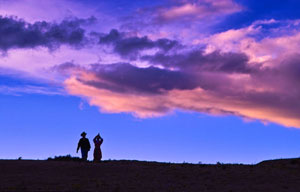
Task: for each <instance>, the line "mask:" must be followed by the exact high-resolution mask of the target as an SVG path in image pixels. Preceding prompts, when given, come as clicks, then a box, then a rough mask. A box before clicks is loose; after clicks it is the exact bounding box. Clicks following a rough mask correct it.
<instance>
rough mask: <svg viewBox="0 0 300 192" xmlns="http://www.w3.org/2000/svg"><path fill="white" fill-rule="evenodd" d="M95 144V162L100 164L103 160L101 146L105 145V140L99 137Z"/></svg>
mask: <svg viewBox="0 0 300 192" xmlns="http://www.w3.org/2000/svg"><path fill="white" fill-rule="evenodd" d="M93 141H94V144H95V149H94V162H100V161H101V159H102V152H101V148H100V146H101V144H102V143H103V138H102V137H101V136H100V134H99V133H98V135H96V137H95V138H94V139H93Z"/></svg>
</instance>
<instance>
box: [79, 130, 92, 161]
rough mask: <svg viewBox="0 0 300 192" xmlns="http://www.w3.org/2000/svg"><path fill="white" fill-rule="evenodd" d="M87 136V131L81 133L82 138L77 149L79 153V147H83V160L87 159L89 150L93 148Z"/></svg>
mask: <svg viewBox="0 0 300 192" xmlns="http://www.w3.org/2000/svg"><path fill="white" fill-rule="evenodd" d="M85 136H86V132H82V133H81V137H82V138H81V139H80V140H79V142H78V146H77V151H76V152H77V153H78V150H79V148H80V149H81V157H82V160H84V161H86V160H87V158H88V152H89V150H90V149H91V145H90V141H89V139H88V138H86V137H85Z"/></svg>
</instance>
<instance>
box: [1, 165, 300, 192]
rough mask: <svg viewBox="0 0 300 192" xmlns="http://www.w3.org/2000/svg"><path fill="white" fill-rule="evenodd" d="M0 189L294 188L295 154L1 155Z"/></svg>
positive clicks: (268, 191) (297, 181)
mask: <svg viewBox="0 0 300 192" xmlns="http://www.w3.org/2000/svg"><path fill="white" fill-rule="evenodd" d="M0 191H1V192H10V191H11V192H12V191H13V192H18V191H28V192H34V191H57V192H63V191H70V192H77V191H78V192H79V191H93V192H97V191H101V192H102V191H112V192H117V191H130V192H134V191H142V192H147V191H155V192H157V191H158V192H159V191H162V192H165V191H172V192H173V191H174V192H176V191H181V192H183V191H197V192H250V191H251V192H252V191H253V192H277V191H278V192H281V191H282V192H284V191H290V192H297V191H300V159H282V160H273V161H264V162H262V163H259V164H257V165H241V164H217V165H205V164H185V163H184V164H172V163H157V162H141V161H103V162H100V163H92V162H73V161H38V160H0Z"/></svg>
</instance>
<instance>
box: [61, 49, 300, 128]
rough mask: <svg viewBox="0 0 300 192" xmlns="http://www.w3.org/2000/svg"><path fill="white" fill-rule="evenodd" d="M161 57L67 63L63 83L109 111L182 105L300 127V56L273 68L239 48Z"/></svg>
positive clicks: (168, 109) (160, 111)
mask: <svg viewBox="0 0 300 192" xmlns="http://www.w3.org/2000/svg"><path fill="white" fill-rule="evenodd" d="M153 57H157V56H156V55H155V56H153ZM159 58H160V59H158V60H155V63H159V62H161V65H162V66H164V68H157V67H155V66H151V67H147V68H140V67H137V66H133V65H131V64H128V63H118V64H111V65H99V64H96V65H95V64H94V65H91V66H90V67H88V68H80V69H78V68H76V67H72V65H68V68H69V67H71V68H72V70H73V71H72V72H71V73H70V74H71V75H70V77H69V78H67V79H66V80H65V82H64V84H65V88H66V90H67V91H68V92H69V93H70V94H72V95H78V96H81V97H84V98H86V99H87V100H88V101H89V103H90V104H91V105H95V106H98V107H99V108H100V110H101V111H103V112H109V113H120V112H125V113H132V114H134V115H135V116H137V117H141V118H146V117H155V116H161V115H165V114H168V113H172V111H174V110H178V109H179V110H186V111H197V112H201V113H208V114H213V115H236V116H240V117H243V118H248V119H259V120H261V121H263V122H274V123H278V124H281V125H284V126H289V127H298V128H299V127H300V119H299V113H300V102H299V98H300V89H299V88H298V87H299V86H297V85H299V83H300V78H299V77H300V69H299V65H298V63H299V62H300V55H293V56H292V55H291V56H290V57H288V58H287V59H286V60H284V61H283V63H280V64H278V65H276V66H273V67H263V66H262V65H260V64H253V63H249V60H248V58H247V56H245V55H244V54H236V53H221V52H214V53H211V54H204V53H203V52H200V51H198V52H195V51H191V52H186V53H185V55H184V54H181V55H171V56H169V57H166V56H165V58H163V57H159ZM162 58H163V59H162ZM172 59H173V61H174V62H171V61H172ZM150 62H154V61H150ZM172 67H173V68H172ZM67 70H70V69H67ZM274 82H276V84H274Z"/></svg>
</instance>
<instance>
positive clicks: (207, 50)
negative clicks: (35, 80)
mask: <svg viewBox="0 0 300 192" xmlns="http://www.w3.org/2000/svg"><path fill="white" fill-rule="evenodd" d="M30 2H32V3H34V1H30ZM63 2H64V1H63ZM19 3H22V2H21V1H19ZM129 4H130V3H129ZM150 4H151V3H150ZM244 5H247V4H245V3H244V4H243V6H242V5H240V4H238V3H237V2H236V1H233V0H220V1H212V0H201V1H188V0H180V1H177V0H176V1H163V2H162V3H160V4H159V3H157V4H155V3H153V4H151V5H149V7H147V6H148V5H147V6H146V7H143V8H141V9H138V11H139V13H143V14H138V16H135V17H132V15H134V14H136V13H137V12H138V11H137V10H136V9H135V8H136V7H134V9H131V10H135V11H132V12H130V13H127V12H126V11H127V9H118V11H119V12H118V14H116V10H114V9H109V10H110V11H111V12H113V13H111V15H109V17H111V18H118V19H119V22H120V23H119V24H116V23H113V24H112V23H109V22H107V20H106V19H103V18H100V19H99V18H97V19H99V21H100V24H99V23H97V24H94V23H93V22H94V20H95V18H93V17H91V18H89V19H78V18H76V17H71V19H70V18H69V19H64V20H60V22H54V21H51V19H48V20H47V21H36V20H34V21H32V22H28V21H24V20H22V19H18V18H16V17H3V16H2V17H0V50H1V51H2V52H4V53H5V52H8V51H9V52H10V54H7V55H5V54H3V56H2V58H1V60H0V67H8V68H9V67H10V68H16V69H17V70H23V71H27V72H28V73H30V72H33V73H39V75H40V76H46V77H48V79H51V80H54V81H55V82H56V83H57V82H59V83H61V86H62V87H63V88H65V89H66V90H67V91H68V93H69V94H70V95H76V96H79V97H82V98H85V99H87V100H88V101H89V103H90V104H91V105H94V106H97V107H99V109H100V110H101V111H103V112H109V113H130V114H133V115H134V116H136V117H140V118H148V117H157V116H162V115H166V114H170V113H172V112H174V111H176V110H183V111H195V112H200V113H207V114H212V115H235V116H239V117H241V118H246V119H258V120H260V121H263V122H273V123H278V124H280V125H284V126H288V127H297V128H300V116H299V114H300V99H299V98H300V88H299V83H300V78H299V77H300V67H299V66H300V64H299V63H300V51H299V48H300V47H299V41H300V35H299V34H300V24H299V23H300V22H299V20H297V19H286V20H285V19H281V20H276V19H274V18H262V19H257V18H256V17H253V18H251V19H250V20H251V21H253V22H252V23H250V24H249V23H247V22H246V24H244V23H243V22H240V23H238V24H237V25H236V26H235V27H232V28H230V29H224V28H223V27H222V25H221V24H223V25H225V24H230V25H228V26H232V23H228V21H227V19H228V18H235V19H237V17H238V16H240V17H241V18H242V19H243V18H245V16H243V14H245V13H250V12H251V10H249V9H248V10H247V7H244ZM14 6H16V5H14ZM101 6H103V7H105V6H104V5H102V4H101ZM101 6H99V7H100V8H99V7H97V11H98V12H99V10H102V11H103V12H105V9H104V8H103V7H101ZM90 7H92V6H90ZM108 7H109V6H108ZM101 8H102V9H101ZM78 9H80V8H78V7H77V6H76V10H78ZM128 10H130V9H128ZM245 10H246V11H245ZM110 11H107V12H105V13H109V12H110ZM114 11H115V12H114ZM252 11H254V12H255V11H259V10H252ZM63 12H65V10H64V11H63ZM119 13H120V14H119ZM91 15H92V14H91ZM115 15H122V16H124V17H126V16H128V18H127V20H126V19H124V18H121V16H120V17H116V16H115ZM258 15H261V14H258ZM230 16H232V17H230ZM273 16H276V15H273ZM48 17H50V16H49V15H47V18H48ZM56 17H58V16H57V15H56ZM137 17H138V18H137ZM104 18H107V17H104ZM113 20H114V21H115V20H117V19H113ZM128 20H130V21H131V22H128ZM237 20H238V19H237ZM101 22H102V23H101ZM222 22H225V23H222ZM226 22H227V23H226ZM91 23H92V24H93V25H92V27H90V25H89V24H91ZM127 23H130V24H131V25H133V27H132V26H131V27H130V26H127V27H124V26H126V24H127ZM219 24H220V25H219ZM87 25H89V26H87ZM118 26H119V27H118ZM241 26H242V27H241ZM36 48H39V49H36ZM58 48H59V49H58ZM74 48H75V49H74ZM78 48H80V49H78ZM33 49H34V50H33ZM53 49H55V50H56V51H55V53H53V52H51V51H49V50H53ZM60 63H63V64H60ZM40 71H43V72H44V73H40ZM37 87H38V86H27V87H25V86H24V90H25V88H27V89H26V92H33V93H39V92H40V93H43V92H45V91H44V89H43V88H42V89H40V90H37V89H38V88H37ZM15 88H16V89H12V87H9V86H8V85H7V84H4V85H2V87H1V90H2V92H3V90H5V91H6V92H13V90H15V91H16V92H21V89H20V86H15ZM1 90H0V92H1ZM35 90H36V91H35Z"/></svg>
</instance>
